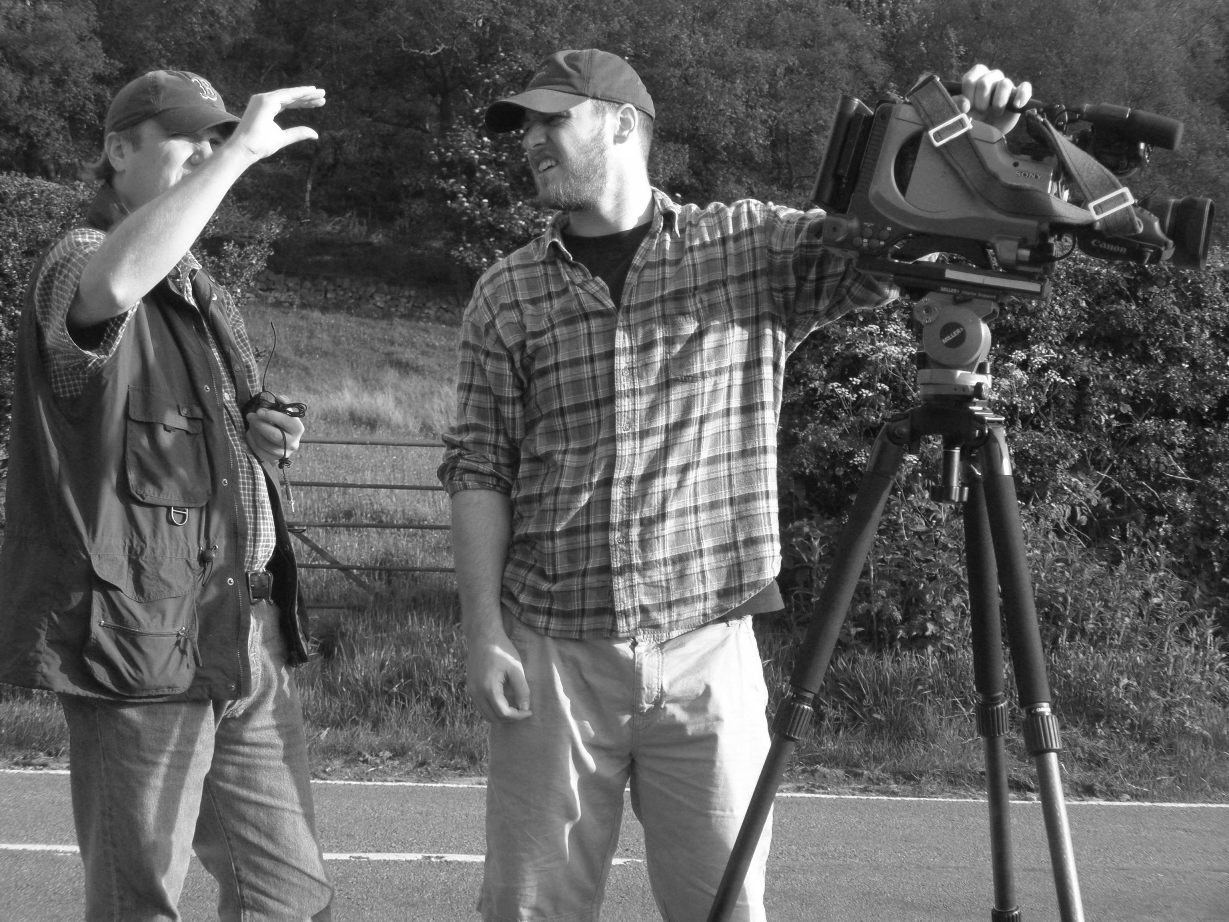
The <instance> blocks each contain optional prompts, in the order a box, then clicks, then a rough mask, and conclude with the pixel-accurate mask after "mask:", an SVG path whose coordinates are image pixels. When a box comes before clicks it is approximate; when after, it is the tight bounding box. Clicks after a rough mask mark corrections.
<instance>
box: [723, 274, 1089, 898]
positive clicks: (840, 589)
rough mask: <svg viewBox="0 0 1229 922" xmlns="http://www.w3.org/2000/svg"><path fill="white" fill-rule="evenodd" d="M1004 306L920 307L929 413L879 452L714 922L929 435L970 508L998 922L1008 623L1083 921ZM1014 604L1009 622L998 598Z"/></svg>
mask: <svg viewBox="0 0 1229 922" xmlns="http://www.w3.org/2000/svg"><path fill="white" fill-rule="evenodd" d="M996 312H997V301H996V299H993V298H991V297H988V296H987V294H986V293H985V292H984V291H980V290H979V291H977V292H975V293H972V294H964V295H963V296H958V295H954V294H950V293H939V292H932V293H931V294H929V295H927V296H926V297H925V298H923V299H921V300H920V301H918V302H917V303H916V304H915V306H914V312H913V313H914V318H915V320H917V321H918V323H919V324H920V325H921V330H922V335H921V339H922V346H923V354H922V356H921V358H922V362H921V368H920V369H919V372H918V385H919V391H920V393H921V396H922V401H921V403H920V405H919V406H917V407H914V408H913V409H911V410H909V411H908V412H906V413H903V414H900V415H898V416H895V417H892V418H890V419H888V420H886V421H885V423H884V424H883V426H882V428H881V429H880V431H879V435H878V437H877V438H876V440H875V444H874V447H873V449H872V452H871V457H870V460H869V462H868V464H867V467H866V470H865V472H864V475H863V479H862V483H861V486H860V487H859V489H858V493H857V496H856V498H855V499H854V503H853V507H852V510H851V511H850V515H849V521H848V523H847V524H846V526H845V528H844V530H843V531H842V534H841V538H840V541H839V543H838V545H837V547H838V551H837V554H836V559H835V561H834V562H833V565H832V570H831V572H830V574H829V576H828V579H827V581H826V582H825V584H824V588H823V590H822V592H821V594H820V597H819V601H818V602H817V603H816V608H815V613H814V615H813V616H812V619H811V622H810V625H809V628H808V631H807V634H806V637H805V639H804V641H803V644H802V646H801V648H800V649H799V652H798V659H797V663H796V665H795V668H794V672H793V674H792V675H791V677H790V692H789V694H788V695H787V697H786V699H785V700H784V701H783V702H782V703H781V705H780V707H779V709H778V711H777V713H776V715H775V718H774V721H773V725H772V743H771V746H770V749H769V752H768V757H767V759H766V761H765V763H764V767H763V769H762V771H761V773H760V778H759V782H758V784H757V786H756V789H755V791H754V793H753V794H752V799H751V802H750V804H749V805H748V808H747V813H746V815H745V817H744V819H743V825H742V827H741V829H740V831H739V835H738V838H737V840H736V841H735V844H734V848H733V851H732V852H731V855H730V859H729V863H728V864H727V866H726V870H725V875H724V877H723V878H722V881H721V884H720V886H719V888H718V890H717V895H716V899H715V901H714V904H713V908H712V910H711V912H710V915H709V917H708V918H709V922H722V920H726V919H728V918H729V914H730V912H731V910H732V909H733V905H734V901H735V899H736V898H737V894H738V892H739V891H740V890H741V888H742V883H743V881H744V879H745V878H746V873H747V868H748V867H749V865H750V863H751V858H752V854H753V853H754V851H755V848H756V844H757V842H758V841H759V838H760V835H761V833H762V832H763V829H764V825H765V823H766V822H767V819H768V815H769V812H770V810H771V805H772V798H773V796H774V795H775V793H776V789H777V786H778V783H779V781H780V776H781V773H782V771H783V769H784V767H785V764H786V762H787V761H788V759H789V756H790V754H791V753H792V752H793V748H794V745H795V744H796V743H797V741H798V740H799V739H801V738H802V734H803V732H804V731H805V730H806V729H807V727H808V726H809V724H810V721H811V718H812V716H813V709H812V704H811V703H812V701H813V700H814V698H815V695H816V693H817V692H818V690H819V688H820V686H821V684H822V682H823V677H824V674H825V672H826V671H827V669H828V663H829V660H830V659H831V657H832V653H833V650H834V649H835V647H836V643H837V639H838V637H839V635H840V630H841V626H842V624H843V622H844V621H845V618H846V616H847V614H848V610H849V604H850V601H851V600H852V598H853V593H854V589H855V587H856V585H857V581H858V579H859V576H860V574H861V572H862V568H863V565H864V563H865V561H866V558H867V555H868V554H869V552H870V547H871V544H872V543H873V541H874V538H875V533H876V531H877V529H878V525H879V520H880V518H881V516H882V514H883V509H884V505H885V504H886V502H887V498H888V494H889V492H890V491H891V488H892V484H893V482H894V480H895V478H896V474H897V471H898V469H899V467H900V465H901V462H902V460H903V458H904V456H905V453H906V450H907V449H908V448H909V447H910V446H911V445H913V444H915V443H917V442H919V441H920V440H921V439H922V438H923V437H926V436H937V437H940V438H942V440H943V463H942V473H941V480H940V482H939V484H938V486H937V487H936V488H935V490H934V491H933V493H932V498H934V499H935V500H936V501H939V502H947V503H955V504H959V505H961V506H962V512H963V516H962V518H963V526H964V532H965V554H966V567H967V576H968V586H969V609H970V616H971V621H972V645H973V664H974V685H975V690H976V693H977V709H976V713H977V731H978V735H979V736H980V737H981V739H982V743H983V749H984V757H985V768H986V783H987V795H988V800H989V808H990V810H989V812H990V857H991V865H992V870H993V876H994V907H993V910H992V912H991V920H992V922H1018V920H1021V919H1022V918H1023V917H1022V915H1021V913H1020V910H1019V908H1017V906H1016V896H1015V881H1014V876H1013V872H1012V856H1011V837H1010V828H1009V818H1008V788H1007V763H1006V755H1005V749H1004V737H1005V735H1006V733H1007V724H1008V719H1007V702H1006V698H1005V696H1004V690H1003V686H1004V677H1003V669H1004V660H1003V643H1002V640H1003V638H1002V627H1001V625H1002V624H1005V625H1006V628H1007V639H1008V645H1009V648H1010V650H1011V655H1012V663H1013V665H1014V667H1015V675H1016V686H1017V690H1018V693H1019V700H1020V706H1021V709H1022V711H1023V714H1024V727H1023V730H1024V740H1025V743H1026V746H1027V748H1028V751H1029V753H1030V755H1031V756H1032V757H1033V759H1034V761H1035V765H1036V770H1037V776H1038V787H1039V790H1040V796H1041V804H1042V808H1043V813H1044V817H1045V826H1046V834H1047V838H1048V842H1049V850H1050V861H1051V865H1052V867H1053V872H1054V878H1055V884H1056V887H1057V891H1058V904H1059V910H1060V913H1061V918H1062V920H1063V922H1083V918H1084V916H1083V909H1082V907H1081V901H1080V891H1079V883H1078V881H1077V878H1076V871H1075V864H1074V856H1073V852H1072V848H1071V835H1070V829H1069V827H1068V824H1067V815H1066V808H1065V806H1064V803H1063V792H1062V781H1061V777H1060V769H1059V763H1058V752H1059V751H1060V749H1061V745H1060V741H1059V733H1058V725H1057V722H1056V720H1055V718H1054V715H1053V713H1052V711H1051V707H1050V690H1049V682H1048V680H1047V678H1046V671H1045V664H1044V662H1043V654H1042V646H1041V635H1040V632H1039V630H1038V624H1037V612H1036V608H1035V605H1034V600H1033V590H1032V584H1031V581H1030V579H1029V574H1028V564H1027V559H1026V556H1025V550H1024V537H1023V532H1022V529H1021V525H1020V517H1019V509H1018V506H1017V501H1016V491H1015V482H1014V480H1013V477H1012V469H1011V461H1010V458H1009V456H1008V451H1007V441H1006V437H1005V434H1004V420H1003V418H1002V417H1000V416H997V415H995V414H994V413H992V412H990V411H989V410H987V409H986V406H985V403H984V400H985V397H986V393H987V390H988V387H989V383H990V377H989V374H988V367H989V366H988V364H987V362H986V359H987V356H988V355H989V350H990V331H989V327H988V326H987V323H986V320H987V318H990V317H992V316H993V315H994V314H995V313H996ZM1000 592H1001V598H1002V602H1003V608H1004V612H1003V618H1002V620H1000V610H999V600H1000Z"/></svg>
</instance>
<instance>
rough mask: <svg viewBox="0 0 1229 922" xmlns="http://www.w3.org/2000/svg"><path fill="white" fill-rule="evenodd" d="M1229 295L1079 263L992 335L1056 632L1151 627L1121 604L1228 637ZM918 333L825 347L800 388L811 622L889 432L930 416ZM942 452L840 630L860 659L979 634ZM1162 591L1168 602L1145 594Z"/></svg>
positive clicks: (805, 582)
mask: <svg viewBox="0 0 1229 922" xmlns="http://www.w3.org/2000/svg"><path fill="white" fill-rule="evenodd" d="M1226 281H1227V279H1226V273H1225V271H1224V270H1223V269H1220V268H1213V269H1208V270H1207V271H1204V272H1188V271H1181V270H1175V269H1173V268H1172V267H1168V266H1160V267H1142V266H1122V265H1108V264H1105V263H1100V262H1096V261H1093V260H1085V259H1072V260H1069V261H1067V262H1066V263H1064V264H1063V266H1062V268H1061V269H1060V270H1059V272H1058V273H1057V274H1056V277H1055V291H1054V294H1053V296H1052V297H1051V299H1050V300H1049V301H1048V302H1044V303H1043V302H1040V301H1030V302H1025V303H1020V304H1012V305H1010V306H1008V308H1007V309H1005V310H1004V311H1003V312H1002V315H1001V316H1000V317H999V318H998V319H996V320H995V321H994V322H993V323H992V328H993V332H994V334H995V338H996V343H995V346H996V349H995V352H994V353H992V360H993V362H994V367H993V373H994V396H995V399H994V400H993V406H994V408H995V409H996V411H998V412H1000V413H1002V414H1003V415H1004V416H1005V418H1006V419H1007V427H1008V439H1009V445H1010V446H1011V448H1012V452H1013V462H1014V465H1015V475H1016V482H1017V490H1018V492H1019V497H1020V500H1021V504H1022V515H1023V519H1024V527H1025V530H1026V537H1027V541H1028V544H1029V547H1030V552H1031V553H1032V554H1033V555H1034V563H1035V564H1036V565H1037V566H1038V569H1036V570H1035V572H1039V573H1043V574H1044V575H1045V585H1044V586H1042V587H1039V589H1038V610H1039V615H1040V617H1041V618H1042V619H1043V621H1045V622H1047V625H1048V629H1054V630H1058V629H1060V628H1061V629H1065V626H1068V625H1069V624H1070V619H1071V617H1072V612H1073V611H1074V612H1078V613H1080V615H1079V616H1080V617H1082V618H1084V619H1088V618H1104V619H1106V621H1107V622H1115V623H1116V622H1120V621H1121V620H1122V619H1130V618H1134V619H1138V618H1141V617H1144V614H1141V608H1140V606H1139V605H1130V606H1128V605H1124V604H1120V603H1119V602H1112V601H1109V600H1111V599H1120V596H1121V593H1123V592H1125V593H1138V594H1141V597H1144V598H1146V599H1148V600H1150V603H1149V604H1151V605H1152V606H1154V607H1155V608H1157V609H1158V610H1159V611H1161V612H1163V613H1165V614H1166V616H1169V617H1178V613H1180V612H1189V613H1195V614H1197V615H1199V616H1201V617H1202V616H1207V617H1213V618H1219V619H1220V620H1221V623H1222V627H1224V626H1226V618H1227V617H1229V612H1227V610H1226V601H1225V599H1226V589H1227V588H1229V581H1227V577H1229V569H1227V568H1229V563H1227V562H1229V515H1227V513H1229V460H1227V459H1229V451H1227V449H1229V437H1226V435H1225V428H1226V426H1225V424H1226V422H1229V360H1227V359H1229V287H1227V285H1226ZM905 315H906V311H905V310H904V309H902V308H900V307H899V306H894V307H891V308H887V309H883V310H880V311H877V312H872V313H870V314H868V315H866V316H860V317H856V318H853V319H852V320H850V321H845V322H842V323H840V324H837V325H834V326H833V327H832V328H829V329H824V330H821V331H820V332H819V333H818V334H817V335H816V336H815V337H813V338H812V340H810V341H808V343H807V344H806V345H805V346H804V347H803V349H801V350H800V351H799V353H798V354H797V355H796V356H795V357H794V359H793V362H792V366H791V367H790V369H789V372H788V375H787V391H786V403H785V408H784V410H783V414H782V433H781V449H782V457H781V493H782V525H783V538H784V544H785V566H784V569H783V573H782V582H783V584H784V585H785V588H786V589H787V590H789V591H790V592H792V594H793V595H794V597H795V599H796V600H797V601H798V602H799V603H800V604H801V605H802V606H803V607H805V603H806V602H808V601H809V600H810V599H811V598H812V596H813V595H814V593H815V591H816V590H817V588H818V585H819V584H820V583H821V582H822V578H823V576H824V575H825V574H826V572H827V569H828V567H829V566H830V563H831V561H830V553H831V548H832V547H833V546H834V545H835V544H836V543H837V541H838V540H839V539H838V535H839V529H840V519H841V517H842V516H843V515H844V513H845V511H846V509H847V507H848V505H849V503H850V501H851V500H852V498H853V496H854V495H855V494H856V492H857V489H858V485H859V483H860V480H861V474H862V469H863V467H864V465H865V463H866V459H867V456H868V453H869V448H870V445H871V442H872V439H873V436H874V434H875V432H876V431H877V429H878V427H879V422H880V420H881V419H882V418H883V417H884V416H885V415H887V414H889V413H891V412H900V411H903V410H905V409H907V408H908V407H910V406H912V405H914V404H916V403H917V395H916V391H915V388H914V386H913V383H912V380H911V379H912V369H913V365H912V363H911V362H910V359H909V353H910V352H912V351H913V345H912V343H913V338H912V335H911V334H910V332H909V330H908V328H907V325H906V317H905ZM938 450H939V446H938V445H928V444H923V445H922V446H921V449H920V453H919V455H918V457H917V459H916V461H914V462H911V463H909V464H906V465H905V466H904V468H903V469H902V471H901V474H900V478H899V479H900V483H899V485H898V489H896V490H895V491H894V492H893V495H892V496H891V497H890V499H889V502H888V505H887V508H886V510H885V513H884V518H883V522H882V523H881V528H880V532H879V534H878V536H877V542H876V547H875V550H874V551H873V552H872V560H871V561H870V568H869V570H868V574H867V575H868V579H866V580H863V584H862V585H860V586H859V590H858V594H857V595H856V597H855V600H854V603H853V605H852V606H851V611H850V613H849V618H848V620H847V624H846V626H845V636H846V640H847V641H848V642H850V643H853V644H857V645H859V646H864V647H870V648H874V649H886V648H897V649H899V648H907V647H924V648H931V647H934V648H948V647H950V646H951V645H952V643H953V642H954V641H953V638H952V634H953V629H954V628H956V626H957V625H959V624H961V623H962V622H963V620H964V619H965V618H966V617H967V612H966V611H965V606H966V603H965V602H964V584H963V562H962V561H963V551H962V545H963V540H962V529H961V527H960V522H959V517H958V516H956V515H954V514H952V513H951V512H949V511H945V510H944V509H942V508H939V507H936V506H935V505H934V504H933V503H931V501H930V500H929V498H928V495H927V491H926V488H925V486H926V480H927V479H928V478H933V477H934V476H935V475H936V474H937V473H938V471H939V470H940V467H939V463H940V462H939V458H938V456H937V453H938ZM1053 541H1060V542H1061V543H1062V546H1063V547H1064V548H1066V549H1067V551H1066V552H1067V553H1068V554H1069V555H1070V559H1069V560H1068V561H1067V563H1066V564H1065V565H1064V566H1062V567H1056V566H1054V565H1052V564H1049V563H1041V564H1038V563H1037V562H1038V560H1039V559H1041V557H1044V555H1043V553H1042V552H1043V550H1045V549H1047V548H1050V549H1051V551H1052V547H1051V542H1053ZM1039 555H1040V557H1039ZM1128 561H1129V562H1130V565H1129V566H1127V565H1126V562H1128ZM1107 568H1108V569H1107ZM1103 572H1105V573H1112V574H1113V576H1112V578H1106V579H1101V578H1099V575H1100V574H1102V573H1103ZM1162 573H1163V574H1165V575H1166V579H1167V587H1168V588H1167V592H1166V593H1164V594H1158V593H1155V592H1150V591H1149V590H1148V586H1149V585H1151V583H1150V581H1152V580H1155V579H1156V578H1157V574H1162ZM1094 574H1095V575H1098V578H1097V579H1094V578H1092V577H1093V575H1094ZM1111 587H1118V588H1117V590H1116V591H1114V592H1110V588H1111ZM1055 593H1057V595H1055ZM1060 596H1061V597H1063V598H1064V599H1065V601H1063V602H1062V603H1061V604H1059V602H1058V601H1057V599H1058V598H1059V597H1060Z"/></svg>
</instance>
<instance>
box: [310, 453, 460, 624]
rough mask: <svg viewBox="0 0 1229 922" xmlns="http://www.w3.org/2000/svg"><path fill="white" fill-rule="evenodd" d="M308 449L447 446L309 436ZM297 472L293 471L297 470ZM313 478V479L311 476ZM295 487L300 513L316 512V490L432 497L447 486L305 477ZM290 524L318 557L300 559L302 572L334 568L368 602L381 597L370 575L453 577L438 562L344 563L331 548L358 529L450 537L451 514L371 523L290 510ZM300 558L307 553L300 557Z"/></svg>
mask: <svg viewBox="0 0 1229 922" xmlns="http://www.w3.org/2000/svg"><path fill="white" fill-rule="evenodd" d="M302 445H303V446H310V445H328V446H345V447H348V448H355V449H358V450H360V451H362V450H366V449H372V450H374V449H377V448H392V449H404V450H407V451H419V452H422V451H427V450H434V451H437V452H438V451H440V450H442V449H443V443H442V442H441V441H439V440H438V439H434V440H422V439H354V438H349V439H334V438H304V439H303V441H302ZM292 470H293V468H292ZM308 477H310V475H308ZM291 489H292V490H293V491H294V493H295V496H296V499H297V502H296V503H295V506H296V509H298V510H300V512H310V510H311V508H312V503H311V502H310V501H307V502H305V501H304V500H310V497H311V492H312V491H315V490H340V491H350V490H353V491H367V492H374V491H393V492H394V493H396V492H401V491H422V492H429V493H438V494H443V493H444V488H443V487H442V486H441V485H440V484H439V482H438V481H436V482H433V483H409V482H399V481H395V480H394V481H379V482H376V481H356V480H329V479H303V480H299V479H297V478H295V477H291ZM287 525H288V527H289V529H290V533H291V535H292V536H293V537H294V538H295V539H297V540H298V541H299V542H300V543H301V544H302V545H303V546H304V547H306V548H307V549H309V550H310V552H311V556H312V557H313V558H314V559H311V560H304V559H300V561H299V569H300V570H333V571H336V572H338V573H339V574H341V575H342V576H343V577H344V578H345V579H346V580H347V581H348V582H349V583H350V584H351V585H353V586H354V587H355V588H357V589H358V590H359V591H361V592H362V593H363V594H364V596H365V597H366V598H367V599H369V600H370V599H372V598H375V597H376V596H378V595H379V594H380V590H379V589H377V588H376V587H375V586H373V585H372V584H371V582H370V580H369V579H364V575H369V574H373V573H378V574H385V575H387V574H390V573H452V572H453V567H452V565H451V563H450V562H449V563H445V562H443V561H440V562H438V563H424V564H410V563H404V562H402V563H391V562H364V561H362V560H358V561H356V560H343V559H340V556H341V554H340V553H339V552H336V551H335V549H334V548H330V547H329V545H330V544H333V545H335V544H336V540H337V539H336V536H337V535H338V534H339V533H345V532H354V531H360V532H361V531H396V532H440V533H447V532H448V531H449V528H450V525H449V522H448V520H447V514H446V510H445V511H444V512H443V513H442V514H437V515H435V516H432V517H429V518H415V519H410V520H404V521H370V520H367V521H365V520H364V519H363V518H361V517H358V518H338V517H332V518H328V517H326V518H321V517H318V516H315V517H313V516H311V515H304V516H303V517H300V516H299V515H298V514H296V513H294V512H289V511H288V512H287ZM299 556H300V558H302V557H304V556H306V555H302V554H300V555H299ZM308 607H309V608H328V609H338V608H349V607H354V606H350V605H344V604H322V603H315V604H310V605H309V606H308Z"/></svg>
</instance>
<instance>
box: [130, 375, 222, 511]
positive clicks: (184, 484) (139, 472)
mask: <svg viewBox="0 0 1229 922" xmlns="http://www.w3.org/2000/svg"><path fill="white" fill-rule="evenodd" d="M204 420H205V415H204V412H203V410H202V409H201V407H199V406H196V405H192V404H189V403H186V402H184V401H180V400H176V399H175V397H174V395H172V394H170V393H166V392H164V391H156V390H152V389H147V388H139V387H130V388H129V389H128V424H127V433H126V436H125V445H124V455H125V467H126V469H127V473H128V489H129V490H131V491H132V495H133V496H134V497H136V498H137V499H138V500H140V501H142V502H145V503H152V504H155V505H159V506H185V507H195V506H203V505H204V504H205V502H206V501H207V500H208V499H209V495H210V483H211V479H212V478H211V477H210V472H209V453H208V449H207V446H206V443H205V431H204V430H205V425H204Z"/></svg>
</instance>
